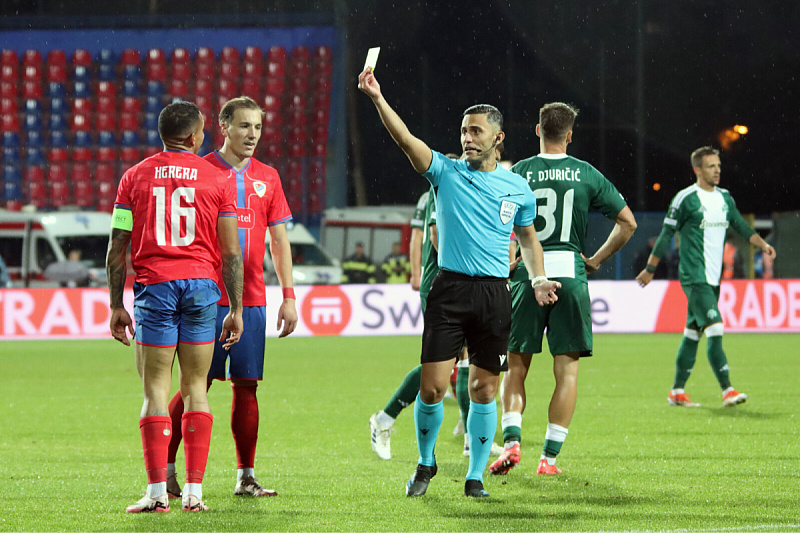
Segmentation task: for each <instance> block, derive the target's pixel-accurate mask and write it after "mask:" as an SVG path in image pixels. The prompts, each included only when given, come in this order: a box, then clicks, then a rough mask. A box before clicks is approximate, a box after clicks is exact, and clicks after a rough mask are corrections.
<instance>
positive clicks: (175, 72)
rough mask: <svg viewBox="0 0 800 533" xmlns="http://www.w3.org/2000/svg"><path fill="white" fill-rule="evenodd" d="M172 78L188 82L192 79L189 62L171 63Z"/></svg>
mask: <svg viewBox="0 0 800 533" xmlns="http://www.w3.org/2000/svg"><path fill="white" fill-rule="evenodd" d="M172 79H174V80H182V81H185V82H188V81H189V80H190V79H192V68H191V66H190V65H189V63H173V65H172Z"/></svg>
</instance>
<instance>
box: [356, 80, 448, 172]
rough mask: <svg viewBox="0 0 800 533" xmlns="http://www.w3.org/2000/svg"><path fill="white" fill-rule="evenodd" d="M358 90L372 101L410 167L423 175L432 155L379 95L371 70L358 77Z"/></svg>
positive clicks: (425, 145)
mask: <svg viewBox="0 0 800 533" xmlns="http://www.w3.org/2000/svg"><path fill="white" fill-rule="evenodd" d="M358 88H359V89H360V90H361V92H363V93H364V94H366V95H367V96H369V97H370V98H371V99H372V103H373V104H375V108H376V109H377V110H378V115H380V117H381V121H382V122H383V125H384V126H385V127H386V130H387V131H388V132H389V135H391V136H392V139H394V142H396V143H397V146H399V147H400V149H401V150H403V152H404V153H405V154H406V157H408V160H409V161H411V166H413V167H414V170H416V171H417V172H418V173H419V174H422V173H424V172H425V171H427V170H428V168H430V166H431V161H432V160H433V153H432V152H431V149H430V148H429V147H428V145H427V144H425V143H424V142H423V141H421V140H420V139H418V138H416V137H414V136H413V135H412V134H411V132H410V131H408V127H407V126H406V124H405V122H403V120H402V119H401V118H400V116H399V115H398V114H397V113H395V111H394V109H392V108H391V107H390V106H389V104H388V103H386V100H385V99H384V98H383V95H382V94H381V86H380V85H379V84H378V80H377V79H376V78H375V74H374V73H373V72H372V69H371V68H369V67H367V68H365V69H364V71H363V72H362V73H361V74H360V75H359V76H358Z"/></svg>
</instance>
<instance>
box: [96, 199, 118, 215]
mask: <svg viewBox="0 0 800 533" xmlns="http://www.w3.org/2000/svg"><path fill="white" fill-rule="evenodd" d="M97 210H98V211H99V212H101V213H111V212H113V211H114V200H109V199H101V200H98V201H97Z"/></svg>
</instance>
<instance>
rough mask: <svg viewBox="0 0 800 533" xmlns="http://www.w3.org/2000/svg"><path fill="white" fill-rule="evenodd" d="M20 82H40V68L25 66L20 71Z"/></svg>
mask: <svg viewBox="0 0 800 533" xmlns="http://www.w3.org/2000/svg"><path fill="white" fill-rule="evenodd" d="M22 81H35V82H36V83H41V82H42V68H41V67H39V66H33V65H31V66H27V67H25V68H24V69H22Z"/></svg>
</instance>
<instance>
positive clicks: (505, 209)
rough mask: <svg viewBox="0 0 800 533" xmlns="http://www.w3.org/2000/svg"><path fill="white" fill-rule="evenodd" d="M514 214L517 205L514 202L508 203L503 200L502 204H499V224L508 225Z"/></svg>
mask: <svg viewBox="0 0 800 533" xmlns="http://www.w3.org/2000/svg"><path fill="white" fill-rule="evenodd" d="M516 213H517V204H515V203H514V202H509V201H508V200H503V203H501V204H500V222H502V223H503V224H508V223H509V222H511V221H512V220H514V215H515V214H516Z"/></svg>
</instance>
